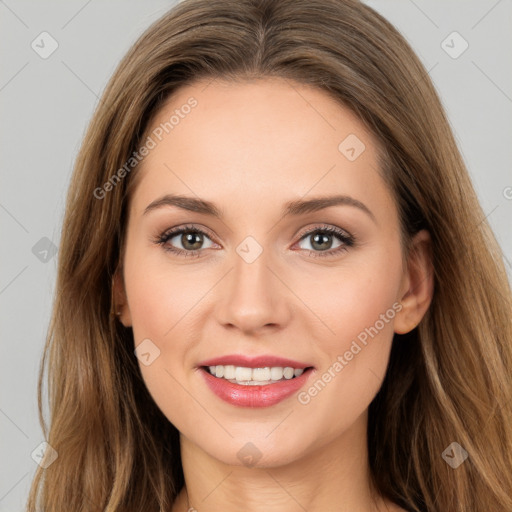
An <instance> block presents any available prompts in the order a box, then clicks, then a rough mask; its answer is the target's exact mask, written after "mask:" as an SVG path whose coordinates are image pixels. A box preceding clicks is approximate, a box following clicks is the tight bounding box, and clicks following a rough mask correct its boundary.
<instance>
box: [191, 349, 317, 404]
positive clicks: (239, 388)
mask: <svg viewBox="0 0 512 512" xmlns="http://www.w3.org/2000/svg"><path fill="white" fill-rule="evenodd" d="M212 361H214V360H212ZM223 361H225V359H223ZM281 361H282V360H281ZM205 366H214V365H205ZM237 366H242V365H237ZM279 366H281V365H279ZM289 366H292V365H289ZM301 367H302V365H301ZM255 368H259V367H255ZM295 368H297V367H295ZM199 372H200V373H201V375H202V376H203V378H204V379H205V382H206V384H207V386H208V387H209V388H210V390H211V391H212V392H213V393H215V394H216V395H217V396H218V397H219V398H221V399H222V400H224V401H225V402H227V403H229V404H231V405H235V406H238V407H270V406H271V405H275V404H277V403H279V402H281V401H282V400H284V399H286V398H288V397H289V396H291V395H293V394H294V393H296V392H298V391H299V389H300V388H302V387H303V386H304V385H305V384H306V382H307V381H308V380H309V377H310V376H311V375H312V374H313V373H314V368H312V367H309V368H308V369H307V370H305V371H304V372H303V373H302V375H300V376H299V377H294V378H293V379H289V380H282V381H278V382H276V383H274V384H266V385H264V386H245V385H243V384H233V383H232V382H229V381H228V380H226V379H222V378H217V377H214V376H213V375H211V374H210V373H209V372H208V370H206V368H199Z"/></svg>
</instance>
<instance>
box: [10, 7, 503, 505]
mask: <svg viewBox="0 0 512 512" xmlns="http://www.w3.org/2000/svg"><path fill="white" fill-rule="evenodd" d="M174 3H175V2H173V1H165V0H144V1H142V0H140V1H134V0H122V1H121V0H109V1H106V0H105V1H100V0H88V1H87V0H71V1H67V2H57V1H35V0H33V1H27V0H17V1H16V0H0V41H1V43H0V109H1V111H0V119H1V123H0V141H1V153H0V154H1V159H0V165H1V179H2V182H1V183H2V186H1V188H0V222H1V227H2V243H1V245H0V250H1V257H2V260H1V261H2V264H1V267H0V268H1V274H0V304H1V306H0V308H1V309H0V312H1V327H2V331H1V332H2V341H1V352H0V364H1V368H0V375H1V382H0V390H1V395H0V433H1V436H0V442H1V446H0V461H1V468H0V511H1V512H7V511H8V512H16V511H22V510H23V507H24V505H25V501H26V498H27V495H28V490H29V485H30V482H31V479H32V477H33V474H34V472H35V469H36V462H35V461H34V460H33V459H32V457H31V454H32V453H33V452H34V450H37V449H38V446H39V445H40V444H41V442H43V441H44V439H43V435H42V431H41V429H40V426H39V421H38V414H37V400H36V384H37V374H38V370H39V363H40V359H41V355H42V348H43V346H44V340H45V334H46V330H47V327H48V322H49V318H50V309H51V301H52V296H53V292H54V285H55V277H56V262H57V258H58V254H55V248H56V246H58V242H59V237H60V228H61V222H62V217H63V205H64V201H65V196H66V190H67V187H68V182H69V178H70V174H71V170H72V166H73V163H74V159H75V157H76V154H77V150H78V148H79V144H80V141H81V139H82V137H83V135H84V132H85V129H86V126H87V124H88V122H89V120H90V118H91V114H92V112H93V110H94V108H95V106H96V105H97V103H98V98H99V96H100V95H101V92H102V91H103V89H104V87H105V85H106V82H107V80H108V79H109V77H110V76H111V74H112V72H113V71H114V69H115V67H116V65H117V63H118V62H119V60H120V58H121V57H122V56H123V55H124V53H125V52H126V51H127V50H128V48H129V47H130V45H131V44H132V43H133V42H134V41H135V39H136V38H137V37H138V36H139V35H140V34H141V33H142V32H143V31H144V30H145V29H146V28H147V27H148V26H149V25H150V24H151V23H152V22H153V21H155V20H156V19H157V18H159V17H160V16H161V15H162V14H164V12H165V11H167V10H168V9H169V8H170V7H172V6H173V5H174ZM367 3H368V4H369V5H371V6H372V7H374V8H375V9H377V10H378V11H379V12H381V13H382V14H383V15H384V16H385V17H386V18H387V19H388V20H390V21H391V22H392V23H393V24H394V25H395V26H396V27H397V28H398V29H399V30H400V31H401V32H402V33H403V34H404V36H405V37H406V38H407V40H408V41H409V42H410V43H411V45H412V46H413V48H414V49H415V51H416V52H417V54H418V55H419V57H420V58H421V60H422V61H423V63H424V65H425V67H426V69H427V70H429V73H430V76H431V77H432V80H433V81H434V84H435V86H436V88H437V90H438V92H439V94H440V96H441V99H442V102H443V105H444V107H445V109H446V111H447V114H448V117H449V119H450V123H451V125H452V128H453V131H454V133H455V136H456V139H457V141H458V144H459V147H460V149H461V151H462V154H463V156H464V159H465V162H466V164H467V166H468V169H469V172H470V174H471V177H472V180H473V182H474V185H475V188H476V190H477V193H478V196H479V198H480V201H481V204H482V206H483V209H484V211H485V214H486V215H487V218H488V220H489V222H490V224H491V226H492V228H493V229H494V231H495V233H496V236H497V238H498V241H499V242H500V244H501V247H502V248H503V252H504V258H505V261H506V265H507V271H508V272H509V276H510V275H511V270H512V269H511V261H512V231H511V229H510V228H511V224H512V223H511V218H512V172H511V167H510V164H511V161H512V137H511V132H512V116H511V113H512V69H511V62H512V61H511V59H510V56H511V55H512V36H511V34H512V2H511V1H510V0H498V1H495V0H485V1H484V0H471V1H470V0H466V1H464V2H461V1H455V0H452V1H447V0H437V1H434V0H394V1H393V0H373V1H368V2H367ZM43 32H46V34H43V35H41V34H42V33H43ZM454 32H457V34H453V33H454ZM41 40H43V42H41ZM55 45H58V46H57V47H56V49H55V51H53V53H51V55H45V52H46V53H49V52H51V50H52V49H53V48H54V47H55ZM466 46H467V48H466ZM462 50H464V51H462ZM43 57H45V58H43ZM468 279H471V269H468ZM70 341H71V340H70ZM45 410H46V408H45Z"/></svg>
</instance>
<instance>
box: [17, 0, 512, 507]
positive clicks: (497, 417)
mask: <svg viewBox="0 0 512 512" xmlns="http://www.w3.org/2000/svg"><path fill="white" fill-rule="evenodd" d="M265 77H280V78H284V79H287V80H290V81H292V80H294V81H296V82H298V83H302V84H309V85H312V86H315V87H317V88H319V89H321V90H323V91H325V92H326V93H328V94H330V95H331V96H332V97H333V98H334V99H335V100H336V101H339V102H340V103H341V104H343V105H344V106H346V107H348V108H350V109H351V110H352V111H353V112H354V113H356V114H357V115H358V117H359V118H360V119H361V121H362V122H363V123H365V125H366V126H367V127H368V128H369V129H370V130H371V131H372V132H373V133H374V134H375V136H376V137H377V140H378V141H379V145H380V148H379V149H380V153H381V162H380V164H381V168H380V171H381V172H382V175H383V176H384V178H385V179H386V182H387V183H388V184H389V187H390V189H391V190H392V192H393V194H394V197H395V200H396V203H397V206H398V209H399V213H400V222H401V229H402V232H403V241H404V247H405V248H407V244H408V241H410V239H411V237H412V235H413V234H414V233H416V232H417V231H418V230H419V229H423V228H424V229H427V230H428V231H429V232H430V234H431V238H432V255H433V268H434V287H435V291H434V298H433V301H432V304H431V306H430V308H429V310H428V312H427V314H426V315H425V317H424V318H423V320H422V322H421V323H420V324H419V326H418V327H417V328H415V329H414V330H413V331H411V332H410V333H409V334H407V335H395V339H394V340H393V347H392V353H391V358H390V363H389V368H388V371H387V374H386V376H385V379H384V383H383V386H382V388H381V389H380V391H379V393H378V394H377V396H376V397H375V399H374V400H373V402H372V403H371V405H370V410H369V424H368V448H369V457H370V460H369V463H370V468H371V474H372V483H373V484H374V485H375V487H376V488H377V490H378V491H379V492H380V493H381V494H382V495H383V496H387V497H388V498H390V499H391V500H393V501H394V502H396V503H398V504H399V505H401V506H402V507H403V508H406V509H407V510H410V511H415V512H419V511H428V512H434V511H436V512H455V511H461V512H462V511H465V512H468V511H471V512H489V511H491V510H492V511H493V512H505V511H508V512H510V511H511V510H512V412H511V408H512V382H511V380H512V377H511V368H512V325H511V316H512V315H511V312H512V299H511V291H510V285H509V283H508V279H507V275H506V272H505V268H504V264H503V260H502V255H501V251H500V249H499V246H498V244H497V242H496V240H495V238H494V235H493V233H492V231H491V230H490V228H489V226H488V224H487V222H486V220H485V215H484V213H483V211H482V209H481V207H480V206H479V203H478V201H477V197H476V195H475V192H474V189H473V187H472V184H471V182H470V179H469V177H468V173H467V170H466V168H465V165H464V162H463V159H462V158H461V155H460V153H459V150H458V148H457V146H456V142H455V140H454V137H453V135H452V132H451V130H450V127H449V123H448V121H447V119H446V116H445V113H444V111H443V108H442V106H441V103H440V100H439V98H438V96H437V94H436V91H435V89H434V87H433V85H432V82H431V80H430V78H429V76H428V73H427V71H426V70H425V68H424V67H423V65H422V64H421V62H420V61H419V59H418V58H417V57H416V55H415V54H414V52H413V51H412V49H411V48H410V46H409V45H408V44H407V42H406V41H405V40H404V38H403V37H402V36H401V35H400V34H399V33H398V31H397V30H396V29H395V28H394V27H393V26H392V25H391V24H390V23H389V22H388V21H386V20H385V19H384V18H383V17H382V16H380V15H379V14H378V13H376V12H375V11H374V10H372V9H371V8H370V7H368V6H366V5H364V4H362V3H360V2H358V1H356V0H217V1H215V2H210V1H209V0H185V1H183V2H181V3H179V4H178V5H177V6H175V7H174V8H173V9H172V10H170V11H169V12H168V13H167V14H166V15H164V16H163V17H162V18H161V19H159V20H158V21H157V22H156V23H154V24H153V25H152V26H151V27H150V28H149V29H148V30H147V31H146V32H145V33H144V34H143V35H142V36H141V37H140V38H139V40H138V41H137V42H136V43H135V44H134V45H133V47H132V48H131V49H130V50H129V52H128V53H127V55H126V56H125V57H124V58H123V60H122V61H121V63H120V64H119V66H118V68H117V70H116V72H115V73H114V75H113V77H112V78H111V80H110V82H109V84H108V86H107V88H106V90H105V92H104V94H103V96H102V98H101V101H100V103H99V105H98V107H97V109H96V112H95V114H94V117H93V119H92V121H91V123H90V126H89V129H88V131H87V134H86V136H85V139H84V141H83V144H82V147H81V149H80V152H79V155H78V157H77V161H76V165H75V170H74V174H73V177H72V181H71V185H70V189H69V194H68V198H67V204H66V214H65V219H64V224H63V230H62V237H61V242H60V253H59V267H58V279H57V286H56V296H55V302H54V307H53V316H52V320H51V324H50V327H49V331H48V336H47V341H46V346H45V352H44V355H43V358H42V360H41V368H40V375H39V385H38V403H39V418H40V422H41V425H42V428H43V432H44V435H45V437H46V439H47V441H48V443H49V444H50V446H51V447H52V448H53V449H55V450H56V451H57V452H58V457H57V459H56V460H55V461H54V462H53V463H52V464H51V465H49V466H48V467H47V468H46V469H42V468H38V470H37V473H36V475H35V478H34V481H33V483H32V488H31V492H30V497H29V500H28V504H27V510H28V511H29V512H33V511H35V510H36V503H40V504H41V506H42V510H45V511H57V510H63V509H65V510H67V511H70V512H71V511H76V512H78V511H79V510H80V511H84V510H105V511H111V512H113V511H117V510H123V511H139V510H146V511H148V512H149V511H159V510H160V511H164V510H166V511H167V510H170V508H171V506H172V503H173V502H174V500H175V497H176V495H177V493H178V492H179V491H180V489H181V488H182V486H183V483H184V479H183V472H182V467H181V458H180V449H179V434H178V431H177V430H176V428H175V427H174V426H173V425H172V424H171V423H170V422H169V421H168V420H167V418H166V417H165V416H164V415H163V413H162V412H161V411H160V410H159V409H158V407H157V406H156V404H155V403H154V401H153V399H152V398H151V396H150V395H149V393H148V391H147V389H146V387H145V385H144V382H143V380H142V377H141V374H140V371H139V367H138V365H137V362H136V358H135V355H134V353H133V350H134V340H133V335H132V331H131V329H127V328H124V327H123V326H122V325H121V324H120V323H119V322H117V321H116V320H115V317H114V316H113V315H112V308H113V300H112V294H111V291H112V286H111V284H112V278H113V275H114V273H115V271H116V269H117V268H118V264H119V262H120V259H121V255H122V248H123V242H124V236H125V228H126V213H127V204H128V201H129V198H130V194H129V193H128V192H129V191H130V189H132V188H133V187H128V186H129V185H130V184H131V183H133V178H134V176H135V175H136V173H137V167H136V166H135V167H134V168H133V170H132V169H131V168H129V170H128V171H126V172H125V173H119V169H121V168H123V166H125V164H126V162H127V161H128V160H129V159H130V158H131V156H132V155H133V153H134V152H135V151H137V149H138V148H139V147H140V145H141V144H142V143H143V142H144V140H143V137H144V135H145V130H147V128H148V123H149V122H150V121H151V119H152V118H153V116H154V115H155V113H156V112H157V111H158V109H159V108H160V107H161V106H162V104H163V102H164V101H166V100H168V99H169V98H170V96H171V95H172V93H173V92H174V91H176V90H177V89H178V88H179V87H182V86H183V85H185V84H190V83H192V82H193V81H195V80H197V79H200V78H207V79H215V78H219V79H223V80H243V79H246V78H265ZM125 170H126V167H125ZM120 174H122V176H121V178H120ZM115 176H116V178H115V179H114V178H113V177H115ZM106 183H110V184H111V186H105V184H106ZM98 191H103V192H102V193H99V192H98ZM101 196H102V197H101ZM46 363H48V366H49V368H48V393H49V394H48V398H49V405H50V408H49V413H50V425H51V426H50V428H49V430H48V428H47V426H46V424H45V420H44V418H43V414H42V403H41V387H42V386H41V385H42V380H43V373H44V368H45V365H46ZM452 442H457V443H459V444H460V445H461V446H462V447H463V448H464V449H465V450H466V451H467V453H468V459H467V460H466V461H465V462H464V463H462V464H461V465H460V466H459V467H457V468H456V469H454V468H452V467H451V466H450V465H449V464H447V462H445V460H443V457H442V453H443V452H444V450H445V449H446V448H447V447H449V445H450V444H451V443H452ZM38 500H39V501H38Z"/></svg>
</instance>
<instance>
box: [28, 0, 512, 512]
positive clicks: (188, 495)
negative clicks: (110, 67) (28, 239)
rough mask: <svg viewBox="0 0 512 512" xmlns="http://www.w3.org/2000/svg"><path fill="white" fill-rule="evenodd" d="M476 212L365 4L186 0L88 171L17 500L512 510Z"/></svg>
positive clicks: (110, 93)
mask: <svg viewBox="0 0 512 512" xmlns="http://www.w3.org/2000/svg"><path fill="white" fill-rule="evenodd" d="M484 217H485V216H484V214H483V212H482V210H481V208H480V206H479V204H478V201H477V198H476V195H475V193H474V190H473V188H472V185H471V182H470V180H469V178H468V173H467V171H466V169H465V167H464V164H463V161H462V158H461V156H460V153H459V151H458V149H457V146H456V143H455V141H454V138H453V135H452V133H451V131H450V128H449V125H448V122H447V120H446V117H445V114H444V112H443V109H442V107H441V104H440V101H439V99H438V97H437V95H436V92H435V90H434V88H433V86H432V83H431V81H430V79H429V77H428V74H427V73H426V71H425V69H424V67H423V66H422V65H421V63H420V62H419V60H418V58H417V57H416V56H415V55H414V53H413V51H412V50H411V48H410V47H409V46H408V44H407V43H406V42H405V41H404V39H403V38H402V37H401V36H400V35H399V33H398V32H397V31H396V30H395V29H394V28H393V27H392V26H391V25H390V24H389V23H388V22H387V21H386V20H384V19H383V18H382V17H381V16H380V15H378V14H377V13H376V12H375V11H373V10H372V9H371V8H369V7H367V6H365V5H364V4H361V3H359V2H356V1H352V0H345V1H342V0H315V1H311V0H308V1H305V0H304V1H302V0H299V1H297V0H293V1H292V0H280V1H257V0H244V1H241V2H240V1H236V2H235V1H229V0H221V1H218V2H207V1H206V0H185V1H183V2H181V3H180V4H179V5H177V6H176V7H175V8H173V9H172V10H171V11H170V12H169V13H168V14H166V15H165V16H164V17H162V18H161V19H160V20H159V21H158V22H157V23H155V24H154V25H153V26H152V27H150V28H149V29H148V30H147V32H146V33H145V34H144V35H143V36H142V37H141V38H140V39H139V40H138V41H137V43H136V44H135V45H134V46H133V47H132V49H131V50H130V51H129V52H128V54H127V55H126V56H125V58H124V59H123V61H122V62H121V63H120V65H119V67H118V69H117V71H116V72H115V74H114V76H113V77H112V79H111V81H110V83H109V85H108V87H107V89H106V91H105V92H104V95H103V97H102V101H101V103H100V105H99V106H98V109H97V112H96V113H95V116H94V118H93V120H92V121H91V125H90V128H89V131H88V133H87V135H86V137H85V140H84V143H83V146H82V148H81V151H80V154H79V156H78V159H77V162H76V168H75V172H74V175H73V179H72V183H71V186H70V191H69V196H68V202H67V207H66V217H65V221H64V227H63V232H62V240H61V246H60V260H59V274H58V283H57V295H56V301H55V304H54V315H53V319H52V324H51V327H50V331H49V335H48V340H47V346H46V351H45V357H44V358H43V361H42V369H43V368H44V364H45V362H46V359H47V358H48V362H49V368H50V372H49V398H50V413H51V418H50V423H51V425H50V428H49V430H48V429H47V427H46V425H45V424H44V422H43V421H42V425H43V430H44V432H45V436H46V437H47V440H48V443H49V445H50V446H49V450H51V451H52V454H53V455H54V456H55V455H57V454H58V455H57V456H56V458H55V460H54V461H53V462H52V463H51V464H49V465H47V467H46V469H44V470H43V469H42V468H40V469H39V471H38V473H37V474H36V477H35V480H34V482H33V486H32V490H31V496H30V499H29V503H28V505H27V510H29V511H32V510H36V498H37V495H38V492H40V502H41V504H42V506H43V509H44V510H59V508H62V507H63V506H65V509H66V510H69V511H74V510H76V511H78V510H107V511H114V510H123V511H125V510H126V511H128V510H130V511H131V510H133V511H150V510H151V511H152V510H154V511H157V510H159V511H172V512H181V511H185V510H197V511H199V512H202V511H214V510H224V511H230V510H246V511H253V510H262V509H264V510H267V511H295V510H297V511H299V510H308V511H310V512H312V511H317V510H329V511H331V510H332V511H349V510H350V511H355V510H357V511H365V512H366V511H384V510H387V511H404V510H407V511H416V512H419V511H428V512H434V511H436V512H437V511H439V512H448V511H450V512H451V511H471V512H484V511H485V512H488V511H489V510H492V511H503V512H504V511H510V510H512V498H511V497H512V476H511V474H512V472H511V471H510V469H511V468H512V433H511V431H512V429H511V425H512V413H511V405H512V383H511V376H510V365H511V362H512V349H511V343H510V341H511V338H512V336H511V322H510V317H511V316H510V312H511V292H510V287H509V285H508V281H507V276H506V273H505V270H504V266H503V263H502V260H501V257H500V251H499V247H498V245H497V243H496V241H495V239H494V237H493V234H492V232H491V230H490V229H489V227H488V225H487V223H486V221H485V220H482V219H484ZM41 381H42V371H41V376H40V381H39V390H38V392H39V394H40V393H41ZM39 401H40V402H39V403H40V404H41V397H40V396H39ZM62 504H65V505H62Z"/></svg>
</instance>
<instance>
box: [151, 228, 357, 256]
mask: <svg viewBox="0 0 512 512" xmlns="http://www.w3.org/2000/svg"><path fill="white" fill-rule="evenodd" d="M333 238H335V239H337V240H338V245H335V246H334V248H333V240H332V239H333ZM205 239H206V240H209V241H210V245H207V246H206V247H205V246H204V243H205ZM308 239H310V240H311V242H309V245H310V247H311V248H308V247H306V248H304V247H302V249H303V250H305V251H308V253H309V255H310V256H312V257H314V258H316V257H327V256H336V255H338V254H340V253H341V252H343V251H346V250H348V248H349V247H353V246H354V245H355V238H354V237H353V236H352V235H350V234H349V233H347V232H346V231H344V230H342V229H340V228H337V227H334V226H320V227H316V228H315V229H311V230H309V231H307V232H306V233H304V234H302V236H301V238H300V240H299V242H298V243H300V242H302V241H303V240H308ZM154 242H155V243H157V244H159V245H162V246H163V248H164V250H165V251H168V252H171V253H174V254H177V255H179V256H186V257H199V256H201V249H208V248H211V247H212V246H213V245H214V244H213V242H212V241H211V238H210V237H209V236H208V234H207V232H206V231H204V230H202V229H200V228H198V227H196V226H193V225H188V226H181V227H177V228H173V229H170V230H167V231H165V232H164V233H162V234H161V235H160V236H158V237H157V239H156V240H154ZM176 245H178V247H176ZM180 246H181V247H180Z"/></svg>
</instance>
